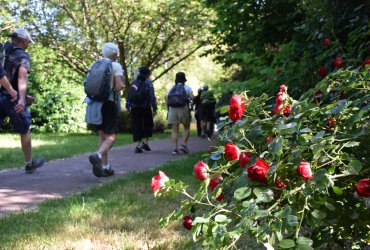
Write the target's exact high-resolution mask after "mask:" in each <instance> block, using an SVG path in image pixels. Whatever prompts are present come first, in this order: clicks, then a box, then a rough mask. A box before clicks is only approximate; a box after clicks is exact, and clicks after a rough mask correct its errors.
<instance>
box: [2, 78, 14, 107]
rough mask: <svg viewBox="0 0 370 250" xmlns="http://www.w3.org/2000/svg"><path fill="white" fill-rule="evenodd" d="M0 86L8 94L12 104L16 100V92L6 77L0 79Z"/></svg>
mask: <svg viewBox="0 0 370 250" xmlns="http://www.w3.org/2000/svg"><path fill="white" fill-rule="evenodd" d="M0 85H1V86H3V87H4V89H5V90H6V92H8V94H9V95H10V97H11V101H12V102H14V101H16V100H17V97H18V92H17V91H16V90H14V89H13V87H12V85H11V84H10V82H9V81H8V78H7V77H6V76H3V77H2V78H0Z"/></svg>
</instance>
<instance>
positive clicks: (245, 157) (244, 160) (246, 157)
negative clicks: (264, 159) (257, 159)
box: [239, 152, 252, 168]
mask: <svg viewBox="0 0 370 250" xmlns="http://www.w3.org/2000/svg"><path fill="white" fill-rule="evenodd" d="M251 158H252V154H251V153H248V152H242V153H241V154H240V158H239V164H240V167H241V168H244V167H245V166H246V165H248V163H249V162H250V161H251Z"/></svg>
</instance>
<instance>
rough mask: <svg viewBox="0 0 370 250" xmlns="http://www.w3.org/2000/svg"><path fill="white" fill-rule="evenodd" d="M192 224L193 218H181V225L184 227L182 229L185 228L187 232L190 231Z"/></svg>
mask: <svg viewBox="0 0 370 250" xmlns="http://www.w3.org/2000/svg"><path fill="white" fill-rule="evenodd" d="M192 223H193V218H191V216H190V215H185V216H184V218H183V222H182V225H183V226H184V228H186V229H187V230H191V228H192V227H193V226H192Z"/></svg>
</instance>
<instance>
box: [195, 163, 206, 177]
mask: <svg viewBox="0 0 370 250" xmlns="http://www.w3.org/2000/svg"><path fill="white" fill-rule="evenodd" d="M207 169H208V165H207V164H205V163H204V162H202V161H199V162H198V163H197V164H195V165H194V169H193V171H194V174H195V178H197V179H198V180H201V181H204V180H205V179H207V177H208V175H207Z"/></svg>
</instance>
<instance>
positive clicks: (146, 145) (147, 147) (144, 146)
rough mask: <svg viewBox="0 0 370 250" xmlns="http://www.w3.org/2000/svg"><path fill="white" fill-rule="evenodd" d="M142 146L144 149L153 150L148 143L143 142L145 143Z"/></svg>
mask: <svg viewBox="0 0 370 250" xmlns="http://www.w3.org/2000/svg"><path fill="white" fill-rule="evenodd" d="M141 148H142V149H144V150H145V151H152V150H151V149H150V147H149V145H148V144H146V143H143V145H142V146H141Z"/></svg>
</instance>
